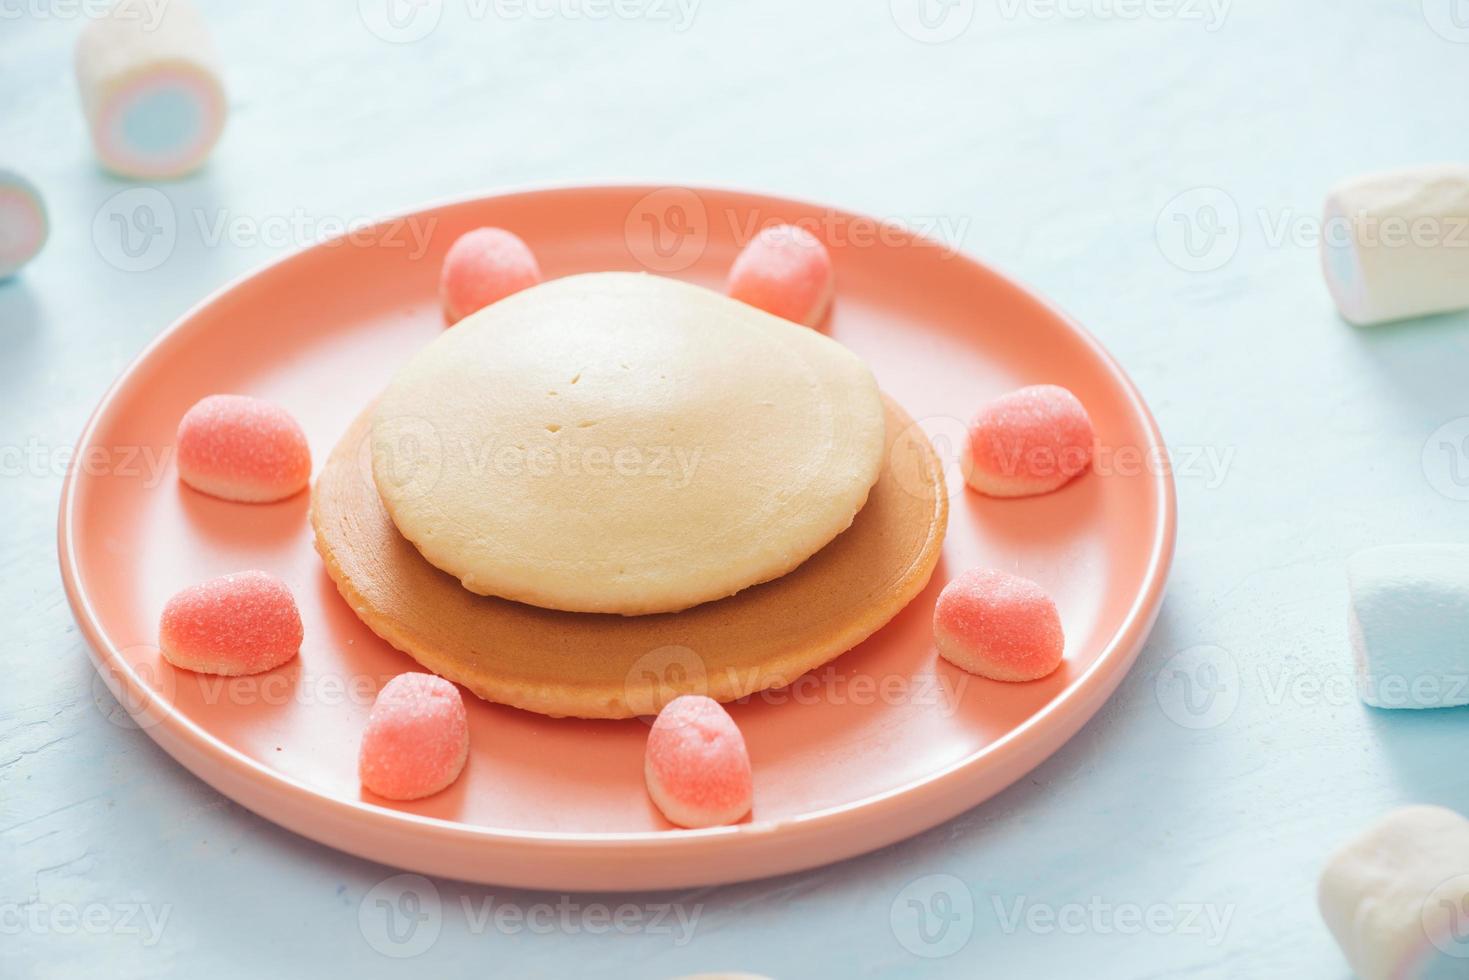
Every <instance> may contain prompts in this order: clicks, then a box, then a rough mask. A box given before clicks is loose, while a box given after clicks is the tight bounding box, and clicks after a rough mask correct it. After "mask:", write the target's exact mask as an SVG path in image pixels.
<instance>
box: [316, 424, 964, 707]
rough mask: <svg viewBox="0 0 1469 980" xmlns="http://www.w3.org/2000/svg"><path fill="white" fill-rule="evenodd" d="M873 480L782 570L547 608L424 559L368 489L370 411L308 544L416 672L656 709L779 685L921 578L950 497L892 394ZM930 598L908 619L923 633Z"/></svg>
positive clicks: (522, 694) (477, 688)
mask: <svg viewBox="0 0 1469 980" xmlns="http://www.w3.org/2000/svg"><path fill="white" fill-rule="evenodd" d="M888 413H889V414H888V425H887V430H888V438H889V440H890V441H891V445H890V447H889V449H888V452H887V453H886V455H885V456H884V465H883V467H882V474H881V477H880V478H879V479H878V481H877V484H876V485H875V486H874V487H873V488H872V493H871V495H870V497H869V498H868V501H867V506H866V507H863V508H862V512H861V513H860V514H858V515H857V519H856V520H855V521H853V522H852V526H851V527H850V528H848V529H847V530H846V531H845V532H843V533H842V534H840V535H838V536H837V538H836V540H835V541H833V542H832V543H831V544H829V545H827V546H826V547H825V548H823V549H821V550H820V551H818V552H817V553H816V554H815V555H813V556H812V557H811V558H810V560H808V561H806V562H803V563H802V564H801V566H800V567H799V568H797V569H796V570H795V571H793V572H791V573H790V574H789V575H785V576H782V577H781V578H778V579H776V580H775V581H773V582H766V583H765V584H763V585H757V586H754V587H752V588H749V589H745V590H744V591H742V592H740V593H739V594H738V595H733V596H730V597H729V598H727V599H721V600H719V601H717V602H706V603H704V604H703V605H699V606H695V607H694V608H692V609H687V610H684V611H683V612H677V613H665V614H663V615H656V616H634V617H625V616H612V615H593V614H586V613H569V612H556V611H554V610H550V609H537V608H536V607H535V606H527V605H524V604H522V603H519V602H508V601H506V600H504V599H497V598H494V597H491V596H478V595H475V594H473V593H472V592H468V591H466V590H465V589H462V588H460V586H459V583H458V582H457V581H456V580H455V579H454V578H453V576H450V575H446V574H444V573H443V572H441V571H439V570H438V569H437V568H434V567H433V566H432V565H430V564H429V563H428V562H426V561H424V560H423V556H422V555H420V554H419V553H418V552H417V550H415V549H414V547H413V546H412V545H411V544H409V543H408V542H407V541H405V540H404V539H403V536H402V535H400V534H399V533H398V531H397V529H396V528H395V527H394V526H393V522H392V521H391V520H389V518H388V514H387V511H386V510H384V509H383V505H382V501H381V499H380V498H379V496H378V493H377V490H376V488H375V487H374V486H373V480H372V475H371V472H370V465H371V464H370V461H369V459H368V447H367V440H368V418H367V413H364V414H363V416H362V417H361V418H359V419H358V420H357V422H356V423H354V424H353V426H352V428H351V429H350V430H349V431H348V432H347V434H346V435H345V436H343V438H342V441H341V443H340V444H339V445H338V446H337V448H336V449H335V450H334V451H333V452H332V454H331V457H330V458H329V459H328V460H327V461H326V465H325V466H323V467H322V470H321V475H320V476H319V477H318V478H317V481H316V486H315V488H314V489H313V491H312V495H311V523H312V526H313V527H314V529H315V531H316V549H317V551H318V552H320V554H321V557H322V559H323V561H324V562H325V563H326V569H327V572H328V573H329V574H330V575H331V577H332V580H333V581H335V582H336V584H337V588H338V589H339V590H340V591H341V593H342V596H343V598H345V599H346V600H347V603H348V604H349V605H350V606H351V607H352V611H353V612H355V613H356V614H357V616H358V617H359V618H361V620H362V621H363V622H364V623H366V624H367V626H368V627H369V628H371V629H372V631H373V632H374V633H376V634H377V635H378V636H380V637H382V638H383V639H384V640H386V641H387V642H388V643H390V644H392V645H393V646H394V647H397V648H398V649H399V650H402V651H403V652H404V653H407V654H408V655H409V656H411V657H413V658H414V659H415V660H417V661H418V662H419V663H420V664H422V665H423V666H424V667H425V668H426V669H428V670H431V671H433V672H434V673H436V674H439V675H441V676H443V677H447V678H448V679H449V680H451V681H454V682H456V683H459V684H463V685H464V686H465V687H467V688H468V689H469V690H471V691H473V692H474V693H475V694H477V695H479V696H480V697H482V698H484V699H486V700H488V701H497V702H499V703H501V704H509V705H514V706H515V707H517V708H525V709H527V710H529V711H536V712H540V713H541V714H546V715H552V716H563V715H572V716H575V717H580V718H627V717H630V716H633V715H656V714H657V713H658V711H659V709H661V708H662V707H663V706H664V705H665V704H667V703H668V702H669V701H671V700H673V699H674V698H675V697H677V696H678V695H680V694H707V695H708V696H709V697H712V698H714V699H715V700H716V701H730V700H733V699H736V698H741V697H745V696H746V695H749V694H752V693H754V692H756V691H761V690H764V689H766V688H770V687H777V686H780V685H783V684H789V683H791V682H792V681H794V680H795V679H796V678H798V677H800V676H801V674H803V673H805V672H806V671H808V670H812V669H813V668H816V667H819V666H821V665H822V664H824V663H827V662H828V661H830V660H831V659H833V658H834V657H836V656H838V655H839V654H841V653H843V652H845V651H847V650H849V649H851V648H852V647H854V646H856V645H857V644H858V643H861V642H862V641H863V640H864V639H866V638H867V637H868V636H870V635H871V634H872V633H874V632H875V631H876V630H877V629H878V628H880V627H881V626H883V625H884V624H885V623H887V622H888V621H889V620H891V619H892V618H893V617H894V616H896V615H897V614H898V612H899V611H901V610H902V609H903V608H904V607H905V606H907V605H908V603H909V602H910V601H912V600H913V598H914V597H915V596H917V595H918V594H919V593H920V592H922V591H923V589H924V586H925V585H926V584H927V583H928V581H929V577H930V576H931V575H932V573H933V570H934V567H935V565H936V564H937V563H938V560H939V554H940V551H941V548H942V545H943V540H944V530H945V527H946V525H947V521H948V494H947V492H946V490H945V488H944V476H943V468H942V466H941V464H940V462H939V459H938V457H937V456H936V455H935V453H934V451H933V447H932V446H931V445H930V444H929V441H928V439H927V438H926V437H925V436H924V434H923V432H922V430H921V429H919V428H918V426H916V425H914V424H913V423H912V421H911V420H910V419H909V418H908V417H907V416H906V415H904V414H903V410H902V409H900V408H898V407H897V406H896V405H894V404H892V403H891V402H889V403H888ZM932 603H933V600H932V597H930V598H929V599H928V600H927V602H926V603H925V604H924V606H923V608H922V609H915V610H914V611H913V612H912V617H913V618H912V619H911V620H910V621H909V625H908V626H907V627H905V628H906V629H907V630H909V631H910V632H911V634H912V642H913V643H914V644H917V645H918V646H919V647H924V646H926V645H927V644H928V643H929V640H930V636H929V630H930V625H929V624H930V622H931V619H932V615H933V612H932Z"/></svg>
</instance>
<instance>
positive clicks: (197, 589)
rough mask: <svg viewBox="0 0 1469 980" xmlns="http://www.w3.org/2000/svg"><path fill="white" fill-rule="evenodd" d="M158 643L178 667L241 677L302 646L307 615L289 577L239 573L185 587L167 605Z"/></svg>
mask: <svg viewBox="0 0 1469 980" xmlns="http://www.w3.org/2000/svg"><path fill="white" fill-rule="evenodd" d="M158 632H159V640H158V645H159V647H160V648H161V650H162V653H163V657H164V659H165V660H167V661H168V662H169V663H171V664H173V665H174V666H175V667H182V668H183V669H184V670H193V671H197V672H198V673H201V674H223V675H225V676H227V677H235V676H239V675H241V674H258V673H260V672H261V671H264V670H271V669H273V668H276V667H279V666H280V665H281V664H283V663H285V662H286V661H288V660H290V659H291V658H292V657H294V656H295V655H296V654H297V653H298V652H300V650H301V614H300V613H299V612H297V610H296V600H295V598H294V597H292V595H291V590H290V589H288V588H286V585H285V583H284V582H282V581H280V580H279V579H277V578H275V577H273V576H270V575H267V574H265V573H264V572H237V573H235V574H233V575H225V576H223V577H222V578H216V579H210V580H209V581H207V582H204V583H202V584H200V585H195V586H192V587H191V588H187V589H184V590H183V591H182V592H180V593H178V594H177V595H175V596H174V597H173V598H172V599H170V600H168V604H167V605H166V606H164V607H163V618H162V621H161V622H160V624H159V631H158Z"/></svg>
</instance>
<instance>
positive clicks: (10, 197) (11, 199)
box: [0, 167, 50, 279]
mask: <svg viewBox="0 0 1469 980" xmlns="http://www.w3.org/2000/svg"><path fill="white" fill-rule="evenodd" d="M49 233H50V224H49V222H48V221H47V220H46V203H45V201H43V200H42V199H41V192H40V191H38V190H36V186H35V185H34V184H32V183H31V182H30V181H28V180H26V179H25V178H24V177H22V176H21V175H20V174H18V173H16V172H14V171H13V170H6V169H5V168H3V167H0V279H8V278H10V277H11V276H13V275H15V274H16V273H17V272H19V271H20V267H21V266H23V265H25V264H26V263H27V262H29V261H30V260H31V259H33V258H35V257H36V255H37V254H38V253H39V252H40V251H41V247H42V246H43V245H45V244H46V238H47V236H48V234H49Z"/></svg>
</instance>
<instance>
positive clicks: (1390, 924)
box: [1316, 806, 1469, 980]
mask: <svg viewBox="0 0 1469 980" xmlns="http://www.w3.org/2000/svg"><path fill="white" fill-rule="evenodd" d="M1316 897H1317V901H1318V903H1319V905H1320V907H1321V916H1322V918H1323V919H1325V920H1326V926H1327V928H1328V929H1330V930H1331V934H1332V935H1333V936H1335V937H1336V941H1337V944H1338V945H1340V946H1341V949H1342V952H1343V953H1345V954H1346V957H1347V962H1348V963H1350V964H1351V966H1352V969H1353V970H1354V971H1355V972H1356V974H1357V976H1358V977H1360V978H1362V980H1387V978H1390V977H1391V978H1395V980H1396V978H1404V977H1421V976H1425V975H1427V974H1428V973H1429V972H1430V971H1431V972H1432V973H1433V975H1445V976H1461V975H1469V820H1465V819H1464V818H1463V817H1461V816H1459V814H1457V813H1455V812H1454V811H1452V810H1446V809H1444V808H1443V807H1437V806H1410V807H1404V808H1403V809H1401V810H1394V811H1393V812H1392V813H1389V814H1388V815H1387V816H1385V817H1383V818H1382V819H1381V820H1379V821H1378V822H1377V823H1375V824H1373V825H1372V826H1371V827H1369V828H1368V829H1367V831H1366V832H1365V833H1363V834H1361V835H1360V836H1358V837H1356V838H1353V839H1352V840H1351V841H1349V842H1348V843H1347V844H1346V845H1345V846H1343V847H1342V848H1341V849H1340V850H1338V851H1337V852H1336V853H1335V854H1333V855H1332V857H1331V859H1330V860H1329V861H1328V862H1327V864H1326V867H1325V869H1324V870H1323V871H1322V872H1321V881H1320V883H1319V885H1318V888H1317V896H1316Z"/></svg>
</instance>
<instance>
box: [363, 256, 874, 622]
mask: <svg viewBox="0 0 1469 980" xmlns="http://www.w3.org/2000/svg"><path fill="white" fill-rule="evenodd" d="M883 443H884V418H883V404H882V397H881V395H880V394H879V392H878V390H877V383H876V382H875V381H874V380H873V377H872V372H871V371H870V370H869V369H868V367H867V365H866V364H864V363H862V361H861V360H860V359H859V358H858V357H857V356H856V355H855V354H853V353H852V352H851V351H850V350H848V349H847V348H845V347H843V346H842V345H840V344H838V343H836V342H835V341H833V340H831V339H830V338H828V337H825V336H823V335H822V334H820V333H817V332H816V331H814V330H806V329H802V328H800V327H798V326H796V325H795V324H793V323H790V322H788V321H786V320H782V319H779V318H778V317H773V316H771V315H769V314H767V313H763V312H761V311H759V310H756V309H752V308H751V307H749V306H746V305H745V304H743V303H737V302H734V301H733V300H731V299H729V298H727V297H725V296H721V295H719V294H718V293H715V292H712V291H710V290H707V289H703V288H701V287H699V286H694V285H690V284H689V283H684V282H679V281H677V280H673V279H665V278H663V277H661V276H652V275H641V274H635V273H620V272H613V273H595V274H589V275H580V276H570V277H567V278H564V279H555V280H552V281H551V282H547V283H545V284H543V285H540V286H536V287H534V288H532V289H528V290H524V291H523V292H520V293H516V294H515V295H514V296H511V297H509V298H507V299H504V300H501V301H500V302H498V303H496V304H494V305H493V306H490V307H488V308H487V309H485V310H483V311H481V312H480V313H478V314H476V315H475V316H473V317H470V318H469V319H467V320H465V321H463V322H461V323H460V324H459V325H458V326H457V327H455V328H454V329H452V330H447V331H445V332H444V333H443V334H442V335H440V336H439V337H438V338H437V339H435V340H434V341H433V342H432V343H430V344H429V345H428V346H427V347H425V348H424V349H423V350H421V351H420V352H419V353H418V354H417V355H416V356H415V357H414V358H413V359H412V360H410V361H409V362H408V363H407V364H406V365H405V366H404V367H403V368H402V369H400V370H399V372H398V373H397V375H396V376H395V377H394V378H393V381H392V383H391V384H390V385H389V386H388V389H387V391H386V392H385V393H384V394H383V396H382V398H381V400H380V401H379V402H378V405H377V409H376V412H375V414H374V418H373V428H372V468H373V476H374V479H375V480H376V483H377V488H378V491H379V493H380V494H381V495H382V499H383V503H384V505H385V506H386V507H387V509H388V513H389V514H390V515H392V518H393V522H394V523H395V524H396V525H397V527H398V530H399V531H401V532H402V533H403V536H404V537H406V538H408V540H410V541H412V542H413V543H414V544H415V545H416V546H417V547H418V549H419V551H420V552H422V554H423V556H424V557H425V558H426V559H428V561H429V562H430V563H431V564H433V565H434V566H435V567H437V568H440V569H443V570H444V571H445V572H448V573H449V574H451V575H453V576H455V577H456V578H458V579H459V580H460V582H462V583H463V585H464V587H465V588H466V589H468V590H469V591H471V592H475V593H478V594H481V595H495V596H500V597H503V598H506V599H514V600H516V601H519V602H525V603H529V604H531V605H536V606H541V607H543V608H548V609H560V610H566V611H569V612H609V613H619V614H622V615H644V614H649V613H660V612H674V611H678V610H682V609H687V608H689V607H691V606H694V605H697V604H699V603H702V602H709V601H713V600H716V599H722V598H724V597H726V596H729V595H733V594H734V593H736V592H738V591H740V590H741V589H744V588H748V587H749V586H752V585H756V584H759V583H761V582H766V581H770V580H771V579H775V578H779V577H780V576H782V575H784V574H786V573H787V572H789V571H791V570H792V569H793V568H795V567H796V566H797V565H799V564H800V563H801V562H803V561H805V560H806V559H808V558H809V557H811V555H813V554H815V553H816V552H817V551H818V550H820V549H821V548H823V547H824V546H826V545H827V544H828V543H830V542H831V540H832V539H833V538H834V537H836V536H837V535H838V534H840V533H841V532H842V531H844V530H845V529H846V528H847V527H849V526H850V525H851V523H852V519H853V517H854V516H855V515H856V514H857V512H858V511H859V510H861V508H862V506H863V503H864V502H865V501H866V499H867V495H868V492H869V490H870V489H871V487H872V485H873V483H874V482H876V480H877V478H878V471H879V469H880V468H881V466H882V463H883Z"/></svg>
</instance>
